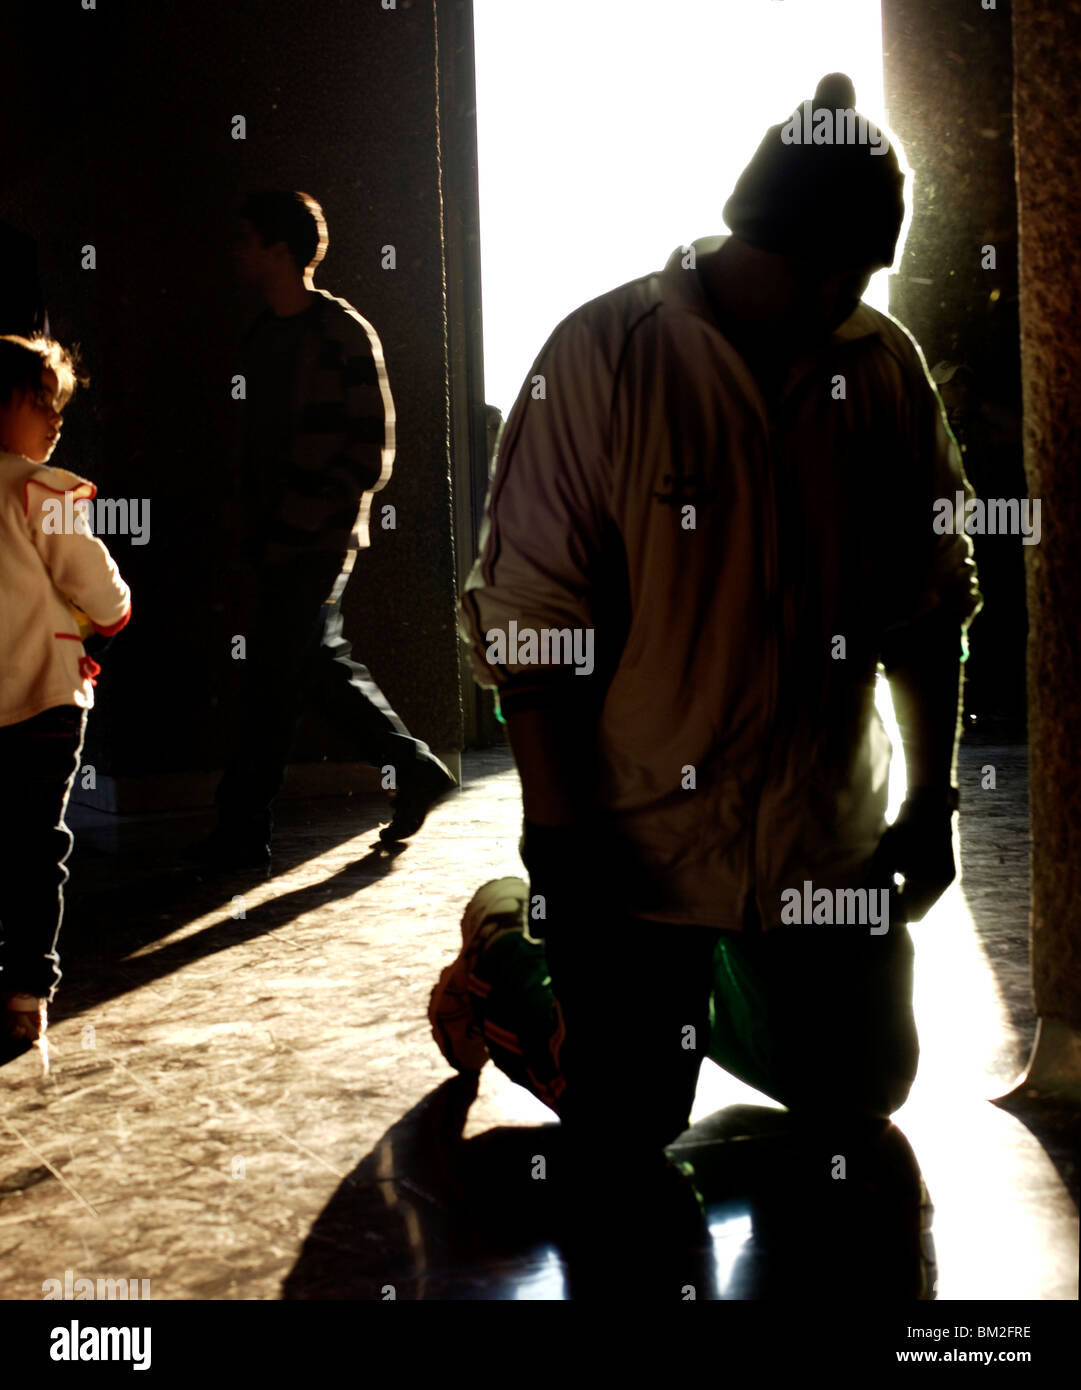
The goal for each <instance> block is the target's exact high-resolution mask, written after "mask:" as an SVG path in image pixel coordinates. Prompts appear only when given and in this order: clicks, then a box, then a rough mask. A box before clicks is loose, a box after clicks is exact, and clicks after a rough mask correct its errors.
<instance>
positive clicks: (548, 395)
mask: <svg viewBox="0 0 1081 1390" xmlns="http://www.w3.org/2000/svg"><path fill="white" fill-rule="evenodd" d="M718 244H719V243H718V242H716V241H715V240H714V241H711V242H709V243H699V244H696V250H697V251H698V253H699V254H701V253H702V249H703V247H708V249H712V248H713V247H714V246H716V245H718ZM959 490H961V491H964V492H965V493H966V494H967V495H969V496H971V495H972V492H971V489H970V488H969V486H968V483H967V481H966V479H965V477H964V472H963V468H962V464H961V458H960V454H959V452H958V449H957V446H956V443H955V442H954V440H953V437H952V436H951V435H950V433H949V431H948V429H947V426H946V423H945V418H944V414H943V411H942V407H941V402H940V401H939V399H938V397H937V395H936V393H935V390H934V388H933V386H932V384H931V381H930V377H929V376H928V373H927V369H926V364H925V363H924V360H923V357H922V355H921V353H920V351H919V348H918V347H917V346H916V344H915V342H914V341H913V339H912V338H911V336H910V335H909V334H908V332H907V331H906V330H905V329H904V328H903V327H902V326H901V325H900V324H899V323H897V322H896V321H895V320H893V319H891V318H890V317H888V316H887V315H884V314H881V313H879V312H877V311H876V310H874V309H871V308H869V307H868V306H866V305H863V304H861V305H859V306H858V308H857V309H856V310H855V312H854V313H853V314H852V315H851V317H850V318H848V319H847V320H846V321H845V323H843V324H842V325H841V326H840V328H838V329H837V331H836V332H835V333H834V334H833V335H832V337H831V338H830V340H829V341H828V343H827V344H826V345H825V346H824V347H823V349H822V350H821V352H820V353H819V354H817V355H816V356H815V357H814V359H813V360H806V361H804V362H802V363H800V364H798V365H797V366H796V367H795V368H794V369H793V372H792V374H791V376H790V377H789V379H788V381H787V383H786V384H785V386H784V388H783V390H782V393H781V395H780V397H779V400H778V403H777V405H776V406H775V407H774V408H773V410H772V412H771V411H769V410H768V409H767V406H766V404H765V402H764V400H763V397H762V395H761V392H760V391H759V389H758V387H757V386H756V384H755V382H754V380H753V378H752V377H751V375H750V374H749V372H748V370H747V368H746V366H745V365H744V363H743V360H742V359H741V358H740V357H739V356H738V354H737V353H736V352H735V350H734V349H733V348H732V346H731V345H730V344H729V343H728V341H727V340H726V339H725V338H724V337H723V335H722V334H721V332H720V330H719V329H718V327H717V326H716V323H715V321H714V319H713V318H712V316H711V314H710V312H709V308H708V306H707V304H706V301H705V299H704V296H703V292H702V288H701V284H700V281H699V277H698V275H697V273H696V272H695V270H694V269H693V268H684V262H683V258H681V256H680V254H679V253H678V252H677V253H675V254H674V255H673V257H672V258H671V259H670V261H669V263H668V265H667V266H666V268H665V270H664V271H663V272H661V273H660V274H654V275H649V276H646V277H644V278H642V279H640V280H636V281H633V282H632V283H630V284H628V285H624V286H622V287H621V288H619V289H616V290H613V291H612V292H611V293H609V294H605V295H602V296H601V297H600V298H598V299H596V300H593V301H592V302H591V303H589V304H586V305H584V306H583V307H582V308H581V309H578V310H577V311H575V312H574V313H573V314H571V315H570V316H569V317H568V318H567V319H565V320H564V321H563V323H561V324H560V325H559V327H558V328H557V329H556V330H555V332H554V333H553V335H552V337H551V338H550V339H549V341H548V343H547V344H546V346H545V347H544V348H543V350H542V351H541V354H540V357H539V358H538V359H537V362H536V364H535V365H534V367H533V370H532V373H531V376H530V380H529V381H527V383H526V385H525V387H524V388H523V391H522V393H521V395H520V396H519V399H518V401H517V403H516V405H515V407H514V409H513V411H512V413H511V415H510V418H509V419H508V421H507V425H506V428H505V430H504V433H503V437H502V440H501V444H500V450H499V457H498V461H497V465H496V471H495V476H494V479H493V483H492V487H491V491H490V495H489V499H488V515H487V523H486V529H485V532H484V534H483V536H482V546H481V555H480V558H479V559H478V561H477V564H476V565H475V567H474V569H473V572H472V574H471V575H470V577H469V579H468V581H467V584H466V590H465V593H464V595H463V600H462V610H461V617H462V628H463V632H464V634H465V636H466V638H467V640H468V641H469V643H470V646H471V650H472V655H473V661H474V666H475V669H476V674H477V678H478V680H479V681H480V682H481V683H482V684H484V685H489V686H495V687H496V688H497V689H499V691H500V698H501V703H502V706H503V708H504V710H505V711H507V712H510V711H512V710H513V709H514V708H515V707H516V706H517V707H519V708H522V707H525V706H526V705H528V704H534V705H535V704H538V703H543V702H544V700H545V697H546V692H549V693H550V692H551V691H552V690H553V689H555V687H556V685H557V684H565V683H566V682H567V681H568V680H569V682H570V685H571V686H572V687H573V686H574V684H575V683H576V677H575V676H571V675H569V674H568V673H567V671H566V670H565V669H564V670H562V671H561V670H559V669H558V668H556V667H547V668H545V667H541V666H538V665H533V664H526V662H524V661H522V660H521V656H522V653H523V647H522V643H521V634H522V632H523V631H524V630H528V629H533V630H534V631H536V632H538V634H539V633H541V632H542V631H543V630H548V631H549V632H551V631H552V630H558V629H564V630H565V629H582V630H588V629H593V630H594V632H595V660H596V662H597V667H598V673H597V675H595V676H594V679H598V678H599V679H600V680H601V682H602V683H603V688H604V692H605V693H604V698H603V708H602V710H601V715H600V723H599V752H600V762H601V766H600V774H599V775H600V782H599V788H598V792H597V795H598V799H599V805H600V807H601V811H602V815H603V816H604V817H605V819H606V820H607V822H608V823H609V825H610V826H611V827H612V828H613V829H614V831H615V833H616V835H617V839H618V841H619V842H621V843H622V845H623V846H624V848H625V850H626V851H627V853H626V858H627V861H628V865H629V867H628V872H627V875H626V877H625V878H624V880H623V882H621V883H620V884H618V885H614V888H617V889H619V888H622V889H624V890H625V897H626V900H627V905H628V906H629V908H630V910H631V911H633V912H634V913H635V914H637V915H639V916H643V917H647V918H652V919H654V920H659V921H669V922H686V923H700V924H703V925H713V926H717V927H727V928H734V929H739V928H740V927H741V926H742V924H743V914H744V908H745V906H746V904H747V901H748V898H749V896H750V895H753V896H754V897H755V899H756V901H757V905H758V910H759V913H760V915H761V918H762V921H763V922H764V924H765V925H766V926H767V927H769V926H772V925H775V924H776V923H777V922H778V921H779V920H780V908H781V904H782V899H781V894H782V892H783V891H784V890H786V889H790V888H796V889H801V888H802V885H803V883H804V882H805V881H806V880H810V881H811V882H812V883H813V885H814V888H815V889H816V890H817V889H818V888H827V889H830V890H831V891H832V890H835V889H837V888H841V887H854V886H855V887H858V886H860V885H861V884H862V882H863V871H864V869H865V867H866V865H867V862H868V860H869V858H870V856H871V854H872V853H873V851H874V849H875V847H876V845H877V843H878V840H879V838H880V836H881V835H882V833H883V831H884V829H885V819H884V813H885V808H886V800H887V773H888V765H889V756H890V746H889V740H888V738H887V736H886V734H885V731H884V729H883V727H882V724H881V721H880V719H879V718H878V715H877V712H876V711H875V708H874V696H875V682H876V673H877V667H878V662H879V660H880V658H881V655H882V651H883V647H884V644H886V643H887V642H888V640H889V634H890V633H891V632H899V631H900V630H902V629H903V628H904V627H905V626H906V625H908V624H911V623H913V622H914V621H915V620H917V619H919V618H921V617H923V616H926V615H928V614H930V613H931V612H933V611H934V610H936V609H941V610H944V611H947V612H948V613H950V614H952V615H953V617H954V618H955V619H956V621H957V624H958V628H959V630H960V629H961V628H962V627H963V626H966V625H967V622H968V620H969V619H970V618H971V617H972V615H973V614H974V613H975V612H976V611H977V609H978V607H979V603H980V599H979V593H978V590H977V586H976V574H975V567H974V564H973V561H972V548H971V542H970V541H969V540H968V538H967V537H966V536H964V535H963V534H962V535H957V534H952V533H951V534H947V535H938V534H936V533H935V532H934V531H933V529H932V506H933V502H934V500H935V499H936V498H939V497H948V498H950V499H953V498H954V497H955V495H956V493H957V492H958V491H959ZM512 622H513V623H516V624H517V631H516V634H515V635H516V636H517V638H518V650H517V655H518V657H519V660H518V662H517V663H515V662H514V660H513V658H514V656H515V655H516V653H515V650H514V646H513V644H511V643H510V642H509V641H508V642H507V643H506V644H505V647H501V646H500V642H501V641H502V638H501V637H500V636H499V634H504V635H505V636H506V637H507V638H508V639H509V637H510V635H511V632H510V624H511V623H512ZM538 645H539V639H538ZM584 649H585V640H584V639H583V642H582V644H581V648H580V650H584ZM525 650H526V652H527V654H528V648H526V649H525ZM501 661H502V664H500V662H501ZM582 685H583V688H584V687H585V682H584V681H583V682H582ZM587 775H588V774H587V770H585V769H583V777H586V776H587Z"/></svg>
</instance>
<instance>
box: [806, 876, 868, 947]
mask: <svg viewBox="0 0 1081 1390" xmlns="http://www.w3.org/2000/svg"><path fill="white" fill-rule="evenodd" d="M781 925H782V926H786V927H790V926H817V927H867V928H869V930H870V933H871V935H872V936H885V934H886V933H887V932H888V931H889V929H890V890H889V889H888V888H833V889H831V888H815V887H814V885H813V884H812V883H811V880H810V879H809V878H807V879H804V880H803V888H802V890H801V889H799V888H786V889H785V890H784V891H783V892H782V893H781Z"/></svg>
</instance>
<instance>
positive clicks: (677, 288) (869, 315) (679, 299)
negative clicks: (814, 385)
mask: <svg viewBox="0 0 1081 1390" xmlns="http://www.w3.org/2000/svg"><path fill="white" fill-rule="evenodd" d="M727 240H728V237H727V236H709V237H700V238H699V239H698V240H697V241H694V242H692V243H691V246H693V248H694V254H695V260H696V262H697V259H698V258H699V257H700V256H707V255H709V254H710V253H711V252H713V251H719V250H720V248H721V247H722V246H723V245H724V243H725V242H726V241H727ZM688 250H689V248H688V247H686V246H677V247H676V249H675V250H674V251H673V252H672V254H671V255H670V256H669V257H668V261H667V264H666V265H665V267H664V269H663V270H662V271H661V272H660V275H659V277H658V278H659V280H660V289H661V299H662V301H663V302H664V303H665V304H666V305H667V306H669V307H670V308H673V309H679V310H682V311H683V312H684V313H691V314H695V315H696V316H697V317H698V318H701V319H705V320H706V322H707V323H709V324H712V325H713V326H714V327H715V328H716V323H715V322H714V318H713V315H712V313H711V312H710V308H709V304H708V302H707V300H706V297H705V294H704V293H703V291H702V282H701V280H700V279H699V277H698V276H697V275H696V274H695V272H694V271H693V270H691V269H690V268H689V267H688V268H687V269H684V265H683V261H684V257H685V256H686V255H687V252H688ZM718 331H719V330H718ZM878 332H879V325H878V322H877V319H876V316H875V313H874V310H872V309H870V308H869V307H868V306H867V305H866V304H864V303H863V301H862V300H861V301H860V302H859V304H857V305H856V307H855V309H854V310H853V311H852V313H851V314H849V316H848V318H846V319H845V321H844V322H843V323H842V324H840V325H839V326H838V327H837V328H835V329H834V330H833V332H832V333H831V334H830V338H829V341H830V342H831V343H849V342H854V341H855V340H856V339H857V338H869V337H872V336H874V335H876V334H877V333H878Z"/></svg>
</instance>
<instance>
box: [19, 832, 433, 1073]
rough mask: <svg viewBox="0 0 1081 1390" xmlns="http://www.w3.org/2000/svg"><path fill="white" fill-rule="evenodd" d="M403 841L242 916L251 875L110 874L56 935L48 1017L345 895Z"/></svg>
mask: <svg viewBox="0 0 1081 1390" xmlns="http://www.w3.org/2000/svg"><path fill="white" fill-rule="evenodd" d="M406 849H407V845H404V844H402V845H390V846H387V845H381V844H377V845H375V846H373V847H372V848H371V849H370V850H369V851H368V853H367V854H364V855H362V856H361V857H360V858H359V859H356V860H354V861H353V862H352V863H350V864H347V865H345V867H344V868H341V869H339V870H338V871H337V872H335V873H333V874H329V875H328V876H327V877H326V878H320V879H318V880H317V881H316V882H313V883H307V884H305V885H304V886H303V887H300V888H296V889H294V890H292V891H291V892H288V893H282V894H280V895H277V896H274V897H271V898H269V899H268V900H267V901H266V902H263V903H260V904H258V905H257V906H255V907H253V908H251V909H250V910H246V911H245V915H244V916H243V917H235V916H234V912H233V908H232V899H233V895H234V894H241V895H242V894H243V893H244V892H245V891H246V890H247V889H248V888H249V887H251V886H255V885H257V884H258V882H259V879H258V877H257V876H253V875H250V874H249V875H243V874H224V875H218V876H215V877H205V878H204V877H201V876H200V875H199V874H197V873H195V872H194V871H192V870H172V871H162V872H160V873H156V874H154V875H152V876H150V877H145V878H141V879H138V880H136V881H134V882H132V883H128V884H125V883H124V882H122V881H114V882H112V883H111V884H110V886H109V887H108V888H107V889H105V890H103V891H102V892H100V893H96V894H92V895H90V896H89V897H84V898H83V900H82V902H81V903H80V904H79V910H78V911H77V912H76V913H75V914H74V915H75V921H74V922H73V923H71V924H68V923H65V926H64V928H63V930H62V932H61V938H60V949H61V968H62V970H63V971H64V977H63V979H62V981H61V986H60V989H59V991H58V992H57V995H56V998H55V999H54V1001H53V1003H52V1004H51V1005H50V1007H49V1019H50V1022H51V1023H54V1024H55V1023H59V1022H61V1021H62V1020H64V1019H67V1018H73V1017H78V1016H79V1015H81V1014H84V1013H87V1012H89V1011H91V1010H93V1009H95V1008H99V1007H100V1006H101V1005H103V1004H105V1003H107V1002H108V1001H109V1000H111V999H116V998H119V997H120V996H122V995H124V994H129V993H131V992H132V991H133V990H136V989H140V988H142V987H143V986H145V985H149V984H152V983H153V982H154V981H155V980H159V979H162V978H164V977H166V976H168V975H171V974H173V973H174V972H175V971H177V970H181V969H182V968H183V967H184V966H186V965H190V964H192V963H193V962H195V961H198V960H204V959H206V958H208V957H210V956H213V955H215V954H217V953H218V952H221V951H228V950H231V949H232V948H234V947H236V946H241V945H243V944H244V943H245V942H248V941H251V940H253V939H254V938H256V937H260V936H264V935H266V934H267V933H269V932H275V931H279V930H280V929H281V928H282V927H285V926H287V925H288V924H289V923H290V922H292V921H294V920H295V919H296V918H298V917H300V916H302V915H303V914H305V913H307V912H311V911H314V910H315V909H317V908H319V907H325V906H326V905H327V904H328V903H330V902H332V901H334V900H335V899H338V898H344V897H351V896H352V895H354V894H355V893H357V892H359V891H361V890H362V889H364V888H366V887H368V886H369V885H371V884H373V883H376V882H378V880H379V879H381V878H383V877H385V875H387V874H388V873H390V872H392V870H393V868H394V861H395V860H396V859H397V858H398V856H399V855H400V854H402V853H403V852H404V851H405V850H406ZM301 858H303V856H301ZM290 867H291V863H290V861H289V858H288V856H287V855H283V856H282V858H281V861H280V872H282V873H285V872H287V871H288V869H289V868H290ZM263 881H264V882H265V881H266V879H265V875H264V876H263ZM209 915H215V916H217V918H218V920H216V921H213V922H211V923H209V924H208V925H206V926H205V927H203V928H201V929H200V930H199V931H197V932H194V933H193V934H192V935H190V936H186V937H183V938H182V939H181V940H179V941H175V942H172V943H170V944H169V945H167V946H163V947H161V948H160V949H158V950H156V951H154V952H153V953H151V954H148V955H145V956H136V957H135V958H134V959H129V957H130V956H131V955H132V953H134V952H136V951H138V950H140V949H142V948H144V947H146V946H149V945H152V944H153V943H154V942H156V941H157V940H159V939H160V938H162V937H164V936H167V935H169V934H170V933H172V932H174V931H177V930H179V929H180V928H182V927H184V926H186V925H187V924H188V923H190V922H195V921H198V920H199V918H201V917H204V916H209ZM24 1050H25V1049H20V1051H19V1052H16V1053H14V1055H20V1052H21V1051H24ZM10 1060H12V1056H9V1055H8V1053H7V1052H6V1051H5V1052H3V1053H0V1065H3V1064H4V1063H5V1062H8V1061H10Z"/></svg>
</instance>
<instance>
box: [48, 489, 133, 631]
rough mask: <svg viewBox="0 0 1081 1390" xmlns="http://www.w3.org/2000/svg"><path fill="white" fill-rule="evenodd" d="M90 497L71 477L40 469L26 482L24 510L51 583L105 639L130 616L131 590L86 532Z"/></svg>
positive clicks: (94, 491)
mask: <svg viewBox="0 0 1081 1390" xmlns="http://www.w3.org/2000/svg"><path fill="white" fill-rule="evenodd" d="M96 494H97V489H96V488H95V487H94V485H93V483H88V482H87V481H86V480H85V479H84V478H79V477H77V476H76V475H75V474H74V473H68V472H66V471H63V470H61V469H57V468H50V469H41V470H40V471H39V473H38V474H36V475H35V476H33V477H31V478H29V479H28V480H27V483H26V493H25V501H24V509H25V512H26V519H27V523H28V525H29V527H30V535H31V538H32V539H33V542H34V546H35V548H36V549H37V552H38V554H39V555H40V556H41V558H42V561H43V562H44V564H45V568H46V569H47V570H48V571H49V574H50V576H51V577H52V581H53V583H54V584H55V585H56V587H57V588H58V589H59V590H60V592H61V593H62V594H63V595H64V597H65V598H67V599H69V600H70V601H72V602H74V603H75V604H77V605H78V607H79V608H81V609H82V611H83V612H84V613H85V614H86V615H87V617H88V618H89V619H90V621H91V623H92V624H93V626H94V630H95V631H96V632H100V633H101V634H102V635H103V636H106V637H111V636H112V635H113V633H115V632H119V631H120V629H121V628H122V627H123V626H124V625H125V624H126V623H127V621H128V619H129V618H130V616H131V590H130V589H129V588H128V586H127V585H126V584H125V583H124V581H123V579H122V578H121V577H120V571H119V569H118V568H117V566H116V561H115V560H114V559H113V557H112V556H111V555H110V554H109V552H108V550H106V548H105V546H104V545H103V544H102V543H101V541H99V540H98V538H97V537H96V536H95V535H94V533H93V532H92V530H91V529H90V523H89V520H88V518H87V515H86V512H87V507H88V505H89V503H90V502H91V501H93V499H94V497H95V496H96ZM69 498H70V501H69ZM80 504H82V505H80Z"/></svg>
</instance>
